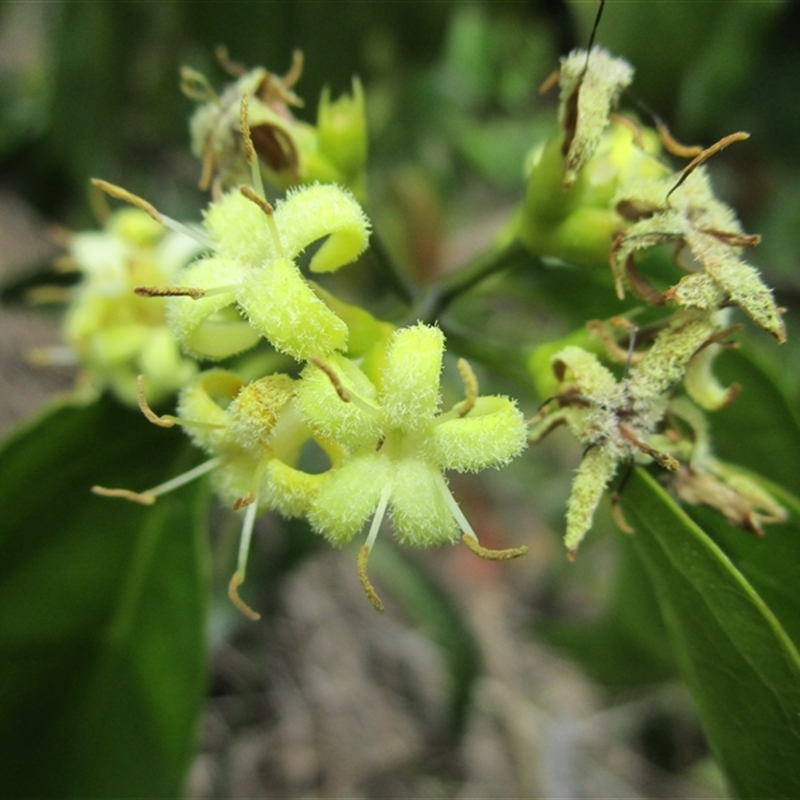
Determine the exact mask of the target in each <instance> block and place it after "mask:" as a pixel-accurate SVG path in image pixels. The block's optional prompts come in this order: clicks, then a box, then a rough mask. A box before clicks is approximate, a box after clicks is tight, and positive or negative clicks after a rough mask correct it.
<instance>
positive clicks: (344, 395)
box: [308, 356, 353, 403]
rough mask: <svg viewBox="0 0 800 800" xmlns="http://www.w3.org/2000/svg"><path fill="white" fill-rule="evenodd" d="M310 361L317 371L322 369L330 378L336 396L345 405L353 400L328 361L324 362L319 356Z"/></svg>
mask: <svg viewBox="0 0 800 800" xmlns="http://www.w3.org/2000/svg"><path fill="white" fill-rule="evenodd" d="M308 361H309V363H311V364H313V365H314V366H315V367H317V369H321V370H322V371H323V372H324V373H325V374H326V375H327V376H328V380H329V381H330V382H331V383H332V384H333V388H334V389H335V390H336V394H338V395H339V399H340V400H341V401H342V402H343V403H349V402H350V401H351V400H352V399H353V396H352V395H351V394H350V392H348V391H347V389H345V388H344V385H343V384H342V382H341V381H340V380H339V376H338V375H337V374H336V372H335V370H334V369H333V367H332V366H331V365H330V364H328V362H327V361H323V360H322V359H321V358H318V357H317V356H311V358H309V359H308Z"/></svg>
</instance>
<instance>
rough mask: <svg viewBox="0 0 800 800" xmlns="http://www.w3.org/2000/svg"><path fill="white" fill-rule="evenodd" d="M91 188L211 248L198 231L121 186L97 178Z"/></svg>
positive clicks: (206, 239)
mask: <svg viewBox="0 0 800 800" xmlns="http://www.w3.org/2000/svg"><path fill="white" fill-rule="evenodd" d="M92 186H96V187H97V188H98V189H102V190H103V191H104V192H105V193H106V194H108V195H111V197H116V198H117V200H123V201H125V202H126V203H130V204H131V205H132V206H136V208H140V209H141V210H142V211H144V212H145V213H146V214H148V215H149V216H151V217H152V218H153V219H154V220H155V221H156V222H158V223H159V224H161V225H163V226H164V227H165V228H170V229H172V230H173V231H176V232H177V233H182V234H184V236H188V237H189V238H190V239H194V240H195V241H196V242H199V243H200V244H201V245H202V246H203V247H205V248H206V249H208V250H211V249H212V248H213V246H214V243H213V242H212V241H211V239H209V238H208V237H207V236H205V235H204V234H202V233H200V231H196V230H194V228H190V227H189V226H188V225H184V224H183V223H182V222H178V220H176V219H172V217H168V216H166V214H162V213H161V212H160V211H159V210H158V209H157V208H156V207H155V206H154V205H152V203H148V202H147V200H145V199H144V198H142V197H139V195H136V194H133V192H129V191H128V190H127V189H123V188H122V187H121V186H117V185H116V184H114V183H109V182H108V181H103V180H100V179H99V178H92Z"/></svg>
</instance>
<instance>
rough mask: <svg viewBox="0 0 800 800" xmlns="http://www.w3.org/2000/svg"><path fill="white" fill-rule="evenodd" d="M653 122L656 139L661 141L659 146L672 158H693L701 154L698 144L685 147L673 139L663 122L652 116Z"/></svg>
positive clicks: (701, 149) (700, 147) (701, 150)
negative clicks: (656, 134) (670, 154)
mask: <svg viewBox="0 0 800 800" xmlns="http://www.w3.org/2000/svg"><path fill="white" fill-rule="evenodd" d="M653 121H654V122H655V124H656V130H657V131H658V138H659V139H661V144H663V145H664V147H665V148H666V149H667V152H669V153H672V155H674V156H678V158H694V157H695V156H699V155H700V153H702V152H703V148H702V146H700V145H699V144H695V145H685V144H681V143H680V142H679V141H677V139H675V138H674V137H673V136H672V134H671V133H670V132H669V128H668V127H667V125H666V123H665V122H664V120H662V119H661V118H660V117H658V116H656V115H655V114H653Z"/></svg>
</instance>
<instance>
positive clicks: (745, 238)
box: [699, 228, 761, 247]
mask: <svg viewBox="0 0 800 800" xmlns="http://www.w3.org/2000/svg"><path fill="white" fill-rule="evenodd" d="M699 230H700V233H707V234H708V235H709V236H713V237H714V238H715V239H719V240H720V241H721V242H725V244H729V245H730V246H731V247H755V246H756V245H757V244H760V243H761V236H760V235H759V234H757V233H739V232H738V231H718V230H715V229H714V228H700V229H699Z"/></svg>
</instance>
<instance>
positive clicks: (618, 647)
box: [535, 536, 675, 688]
mask: <svg viewBox="0 0 800 800" xmlns="http://www.w3.org/2000/svg"><path fill="white" fill-rule="evenodd" d="M616 538H617V542H618V545H619V553H618V555H619V563H618V565H617V568H616V571H615V574H614V576H613V578H612V580H613V589H612V594H611V597H610V598H609V601H608V604H607V607H606V608H605V610H604V612H603V614H602V615H601V616H600V618H599V619H593V620H588V621H586V620H578V621H575V620H567V621H560V620H546V621H544V622H539V623H537V624H536V627H535V632H536V634H537V636H538V637H539V638H541V639H543V640H544V641H545V642H547V643H548V644H551V645H554V646H555V647H558V648H560V649H562V650H564V651H566V652H567V653H569V655H570V656H571V657H572V658H573V659H575V660H576V661H577V662H578V663H579V664H580V665H581V666H582V667H583V669H584V670H585V671H586V672H587V673H588V674H589V675H591V676H592V678H593V679H594V680H596V681H598V682H599V683H602V684H604V685H606V686H611V687H620V688H621V687H629V686H638V685H643V684H651V683H658V682H660V681H663V680H666V679H668V678H672V677H674V674H675V663H674V659H673V657H672V653H671V650H670V647H669V641H668V637H667V633H666V630H665V629H664V623H663V621H662V620H661V612H660V611H659V609H658V605H657V601H656V597H655V594H654V592H653V585H652V582H651V581H650V580H649V578H648V576H647V575H646V574H645V573H644V572H643V570H642V566H641V563H640V561H639V559H638V557H637V556H636V554H635V553H634V551H633V545H632V543H631V541H630V539H631V537H629V536H617V537H616ZM584 557H591V554H590V553H586V554H585V556H582V558H584Z"/></svg>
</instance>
